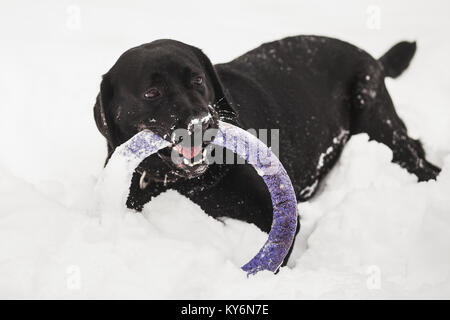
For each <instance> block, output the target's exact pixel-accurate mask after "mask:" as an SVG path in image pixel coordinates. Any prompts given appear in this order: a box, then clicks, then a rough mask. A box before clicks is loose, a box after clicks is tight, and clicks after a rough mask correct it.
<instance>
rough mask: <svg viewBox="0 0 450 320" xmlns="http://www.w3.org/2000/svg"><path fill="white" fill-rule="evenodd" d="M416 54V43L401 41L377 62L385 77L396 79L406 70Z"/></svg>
mask: <svg viewBox="0 0 450 320" xmlns="http://www.w3.org/2000/svg"><path fill="white" fill-rule="evenodd" d="M414 53H416V43H415V42H407V41H402V42H399V43H397V44H396V45H395V46H393V47H392V48H391V49H389V51H388V52H386V53H385V54H384V55H383V56H382V57H381V58H380V59H379V61H380V62H381V64H382V65H383V67H384V74H385V76H386V77H390V78H397V77H398V76H399V75H401V74H402V72H403V71H405V70H406V68H408V66H409V63H410V62H411V60H412V58H413V57H414Z"/></svg>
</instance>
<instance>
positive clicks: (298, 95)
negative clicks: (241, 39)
mask: <svg viewBox="0 0 450 320" xmlns="http://www.w3.org/2000/svg"><path fill="white" fill-rule="evenodd" d="M415 50H416V45H415V43H409V42H401V43H399V44H397V45H395V46H394V47H393V48H391V49H390V50H389V51H388V52H387V53H386V54H385V55H384V56H382V57H381V58H380V59H378V60H377V59H374V58H373V57H372V56H370V55H369V54H368V53H366V52H364V51H363V50H361V49H359V48H357V47H355V46H353V45H351V44H349V43H346V42H343V41H340V40H337V39H331V38H326V37H317V36H296V37H289V38H285V39H282V40H279V41H275V42H270V43H266V44H263V45H261V46H260V47H258V48H256V49H254V50H252V51H250V52H248V53H246V54H244V55H242V56H240V57H238V58H236V59H235V60H233V61H231V62H229V63H225V64H218V65H214V66H213V65H212V64H211V62H210V60H209V59H208V57H207V56H206V55H205V54H204V53H203V52H202V51H201V50H200V49H198V48H195V47H193V46H190V45H187V44H184V43H182V42H178V41H174V40H157V41H154V42H151V43H148V44H144V45H141V46H139V47H135V48H132V49H130V50H128V51H126V52H125V53H124V54H123V55H122V56H121V57H120V58H119V59H118V60H117V62H116V63H115V65H114V66H113V67H112V68H111V70H109V72H108V73H107V74H105V75H104V76H103V81H102V83H101V89H100V93H99V95H98V97H97V101H96V104H95V107H94V116H95V121H96V124H97V127H98V129H99V130H100V132H101V133H102V134H103V136H104V137H105V138H106V140H107V145H108V156H107V161H108V159H109V157H110V156H111V154H112V152H113V151H114V149H115V148H116V147H117V146H119V145H120V144H122V143H124V142H125V141H127V140H128V139H130V138H131V137H132V136H133V135H135V134H136V133H137V132H139V131H140V130H144V129H149V130H152V131H153V132H155V133H158V134H159V135H161V136H162V137H165V138H168V137H171V136H172V133H173V131H174V130H175V129H177V128H189V124H190V123H192V121H193V120H196V121H197V122H198V123H201V129H203V130H206V129H208V128H217V125H218V120H222V121H226V122H230V123H232V124H235V125H238V126H240V127H242V128H244V129H249V128H253V129H261V128H265V129H279V158H280V160H281V162H282V163H283V165H284V167H285V168H286V171H287V172H288V174H289V176H290V178H291V180H292V183H293V186H294V189H295V193H296V196H297V199H298V200H299V201H304V200H307V199H309V198H310V197H311V196H312V195H313V194H314V192H315V191H316V190H317V187H318V185H319V182H320V181H321V179H322V178H323V177H324V176H325V175H326V174H327V172H328V171H329V170H330V169H331V168H332V167H333V165H334V164H335V163H336V161H337V160H338V158H339V155H340V153H341V151H342V148H343V147H344V145H345V143H346V142H347V140H348V139H349V138H350V136H351V135H354V134H358V133H362V132H365V133H367V134H368V135H369V136H370V138H371V139H373V140H376V141H378V142H381V143H384V144H385V145H387V146H388V147H389V148H390V149H391V150H392V152H393V160H392V161H393V162H395V163H398V164H399V165H400V166H402V167H403V168H405V169H406V170H408V171H409V172H411V173H414V174H415V175H416V176H417V177H418V180H419V181H426V180H429V179H435V178H436V176H437V175H438V174H439V172H440V169H439V168H438V167H436V166H434V165H433V164H431V163H430V162H428V161H427V160H426V159H425V152H424V149H423V148H422V145H421V143H420V142H419V141H418V140H414V139H412V138H410V137H409V136H408V134H407V129H406V127H405V124H404V123H403V121H402V120H401V119H400V118H399V117H398V115H397V114H396V112H395V108H394V106H393V104H392V100H391V98H390V96H389V93H388V91H387V89H386V86H385V84H384V79H385V77H392V78H395V77H397V76H399V75H400V74H401V73H402V72H403V71H404V70H405V69H406V68H407V67H408V65H409V63H410V61H411V59H412V57H413V55H414V53H415ZM201 148H205V143H202V145H201V146H198V147H197V148H192V153H191V152H183V153H182V154H183V156H185V157H186V158H187V159H189V158H191V157H192V156H193V155H194V154H193V153H194V150H200V149H201ZM195 153H197V151H195ZM167 189H175V190H177V191H178V192H179V193H181V194H183V195H185V196H186V197H188V198H189V199H191V200H192V201H194V202H195V203H197V204H198V205H199V206H200V207H201V208H202V209H203V210H204V211H205V212H206V213H207V214H208V215H211V216H213V217H215V218H220V217H224V216H226V217H232V218H236V219H240V220H244V221H247V222H249V223H254V224H256V225H257V226H258V227H259V228H260V229H261V230H263V231H265V232H268V231H269V230H270V227H271V223H272V203H271V200H270V195H269V193H268V191H267V189H266V186H265V184H264V182H263V180H262V179H261V177H260V176H259V175H258V174H257V173H256V172H255V170H254V169H253V168H252V167H251V166H250V165H248V164H235V165H229V164H211V165H208V164H207V163H203V162H200V163H196V164H195V165H188V164H181V165H178V166H174V165H173V164H172V163H171V161H170V160H169V159H168V157H167V152H166V151H164V150H162V151H161V152H159V153H158V154H154V155H152V156H150V157H148V158H147V159H146V160H144V161H143V162H142V163H141V164H140V165H139V167H138V168H137V169H136V172H135V174H134V176H133V179H132V181H131V186H130V194H129V197H128V200H127V206H128V207H129V208H133V209H136V210H138V211H140V210H142V208H143V206H144V204H146V203H147V202H148V201H150V200H151V199H152V197H155V196H157V195H158V194H160V193H161V192H163V191H165V190H167Z"/></svg>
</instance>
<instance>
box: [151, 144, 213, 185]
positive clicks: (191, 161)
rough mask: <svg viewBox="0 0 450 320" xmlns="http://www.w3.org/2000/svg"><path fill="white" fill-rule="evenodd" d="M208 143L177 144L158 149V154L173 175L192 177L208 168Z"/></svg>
mask: <svg viewBox="0 0 450 320" xmlns="http://www.w3.org/2000/svg"><path fill="white" fill-rule="evenodd" d="M208 145H209V144H208V143H202V144H201V145H197V146H191V145H188V146H186V145H183V144H177V145H174V146H171V147H167V148H164V149H162V150H160V151H159V152H158V155H159V157H160V158H161V159H162V160H163V161H164V162H165V163H166V164H167V165H168V166H169V167H170V168H171V169H172V171H171V172H172V173H173V175H175V176H178V177H182V178H187V179H192V178H195V177H198V176H200V175H201V174H203V173H204V172H205V171H206V169H207V168H208V163H207V155H208V148H207V146H208Z"/></svg>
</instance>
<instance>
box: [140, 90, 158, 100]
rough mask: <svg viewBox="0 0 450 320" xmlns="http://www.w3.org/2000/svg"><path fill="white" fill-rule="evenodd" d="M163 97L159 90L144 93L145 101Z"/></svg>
mask: <svg viewBox="0 0 450 320" xmlns="http://www.w3.org/2000/svg"><path fill="white" fill-rule="evenodd" d="M161 95H162V93H161V91H159V90H158V89H157V88H150V89H148V90H147V91H146V92H145V93H144V98H145V99H155V98H158V97H160V96H161Z"/></svg>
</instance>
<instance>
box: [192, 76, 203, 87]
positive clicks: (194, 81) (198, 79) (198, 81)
mask: <svg viewBox="0 0 450 320" xmlns="http://www.w3.org/2000/svg"><path fill="white" fill-rule="evenodd" d="M192 84H195V85H197V86H201V85H202V84H203V78H202V77H201V76H195V77H193V78H192Z"/></svg>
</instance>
